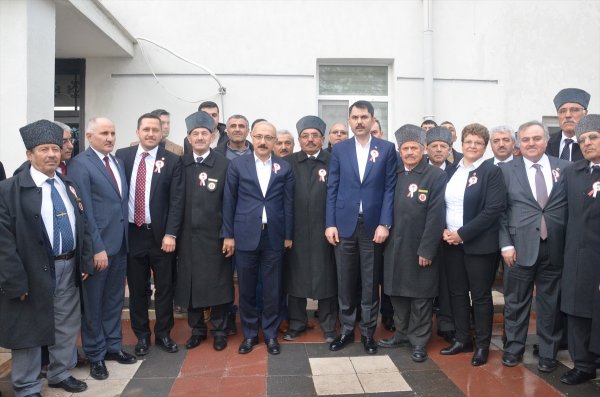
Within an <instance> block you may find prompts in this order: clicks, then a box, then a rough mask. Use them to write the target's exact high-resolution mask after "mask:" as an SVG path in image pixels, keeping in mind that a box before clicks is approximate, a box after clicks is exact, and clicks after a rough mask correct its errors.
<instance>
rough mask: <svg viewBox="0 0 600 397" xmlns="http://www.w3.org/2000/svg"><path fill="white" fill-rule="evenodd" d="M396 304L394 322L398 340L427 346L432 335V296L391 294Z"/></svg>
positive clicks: (394, 304) (393, 303)
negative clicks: (419, 296) (416, 296)
mask: <svg viewBox="0 0 600 397" xmlns="http://www.w3.org/2000/svg"><path fill="white" fill-rule="evenodd" d="M390 299H391V301H392V305H393V306H394V324H395V325H396V335H395V338H396V339H397V340H406V339H408V341H409V342H410V344H411V345H413V346H425V345H427V342H428V341H429V338H430V337H431V328H432V311H433V299H432V298H409V297H405V296H391V297H390Z"/></svg>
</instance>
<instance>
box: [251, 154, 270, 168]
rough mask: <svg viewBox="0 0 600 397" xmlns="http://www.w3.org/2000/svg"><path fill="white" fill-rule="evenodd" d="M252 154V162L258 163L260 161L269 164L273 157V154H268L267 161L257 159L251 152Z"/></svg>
mask: <svg viewBox="0 0 600 397" xmlns="http://www.w3.org/2000/svg"><path fill="white" fill-rule="evenodd" d="M252 155H253V156H254V164H258V163H259V162H260V163H262V164H269V165H270V164H271V160H272V159H273V156H272V155H269V158H268V159H267V161H262V160H261V159H259V158H258V157H257V156H256V153H252Z"/></svg>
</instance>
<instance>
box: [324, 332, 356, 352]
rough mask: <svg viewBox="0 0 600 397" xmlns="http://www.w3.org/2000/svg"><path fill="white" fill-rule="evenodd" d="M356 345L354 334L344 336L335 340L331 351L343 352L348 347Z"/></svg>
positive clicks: (330, 347) (330, 348) (331, 345)
mask: <svg viewBox="0 0 600 397" xmlns="http://www.w3.org/2000/svg"><path fill="white" fill-rule="evenodd" d="M350 343H354V334H342V335H340V336H338V337H337V338H335V339H334V340H333V342H331V344H330V345H329V350H331V351H332V352H335V351H338V350H342V349H343V348H344V347H346V345H349V344H350Z"/></svg>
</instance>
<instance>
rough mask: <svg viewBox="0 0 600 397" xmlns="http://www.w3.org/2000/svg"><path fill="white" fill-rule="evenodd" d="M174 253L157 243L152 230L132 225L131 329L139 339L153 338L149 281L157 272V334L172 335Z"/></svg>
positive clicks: (130, 256)
mask: <svg viewBox="0 0 600 397" xmlns="http://www.w3.org/2000/svg"><path fill="white" fill-rule="evenodd" d="M173 256H174V254H173V253H166V252H164V251H163V250H161V248H160V246H158V245H157V244H156V241H155V239H154V234H153V233H152V230H151V229H148V228H147V227H145V226H142V227H137V226H136V225H135V224H133V223H130V224H129V255H128V264H127V285H128V286H129V311H130V315H131V328H132V329H133V332H134V333H135V336H137V337H138V338H149V337H150V320H149V318H148V295H147V282H148V278H149V277H150V270H152V272H153V273H154V288H155V293H154V305H155V308H156V322H155V323H154V336H155V337H156V338H164V337H165V336H169V333H170V332H171V329H172V328H173V324H174V321H173Z"/></svg>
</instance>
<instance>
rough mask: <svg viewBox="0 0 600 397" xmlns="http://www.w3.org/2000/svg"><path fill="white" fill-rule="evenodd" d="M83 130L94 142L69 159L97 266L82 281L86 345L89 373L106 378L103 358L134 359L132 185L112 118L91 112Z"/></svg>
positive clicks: (124, 361) (94, 376) (131, 361)
mask: <svg viewBox="0 0 600 397" xmlns="http://www.w3.org/2000/svg"><path fill="white" fill-rule="evenodd" d="M85 135H86V138H87V139H88V142H89V144H90V147H89V148H88V149H87V150H86V151H85V152H83V153H80V154H79V155H77V156H75V158H73V160H71V163H70V164H69V176H71V178H72V179H73V180H74V181H75V183H77V185H78V186H79V188H80V189H81V200H82V201H83V207H84V208H85V209H86V211H85V212H86V216H87V220H88V226H89V228H90V232H91V235H92V249H93V250H92V252H93V253H94V268H95V269H96V272H95V273H94V275H93V276H92V277H89V278H88V279H87V280H86V281H85V282H84V283H83V307H84V313H83V324H82V327H81V334H82V342H83V351H84V352H85V354H86V356H87V358H88V360H89V361H90V375H91V376H92V377H93V378H94V379H98V380H103V379H106V378H108V370H107V369H106V365H105V364H104V360H115V361H118V362H119V363H121V364H133V363H135V362H136V358H135V357H134V356H132V355H131V354H128V353H126V352H124V351H123V349H122V344H121V342H122V333H121V310H122V308H123V300H124V297H125V273H126V269H127V225H128V222H127V219H128V209H127V203H128V199H127V198H128V194H127V193H128V191H129V190H128V187H127V179H126V177H125V167H124V166H123V162H122V161H119V160H117V158H115V157H114V156H113V155H112V154H111V152H112V150H113V148H114V146H115V137H116V134H115V126H114V124H113V122H112V121H110V120H109V119H107V118H103V117H98V118H93V119H91V120H90V121H89V122H88V125H87V129H86V133H85Z"/></svg>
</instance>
